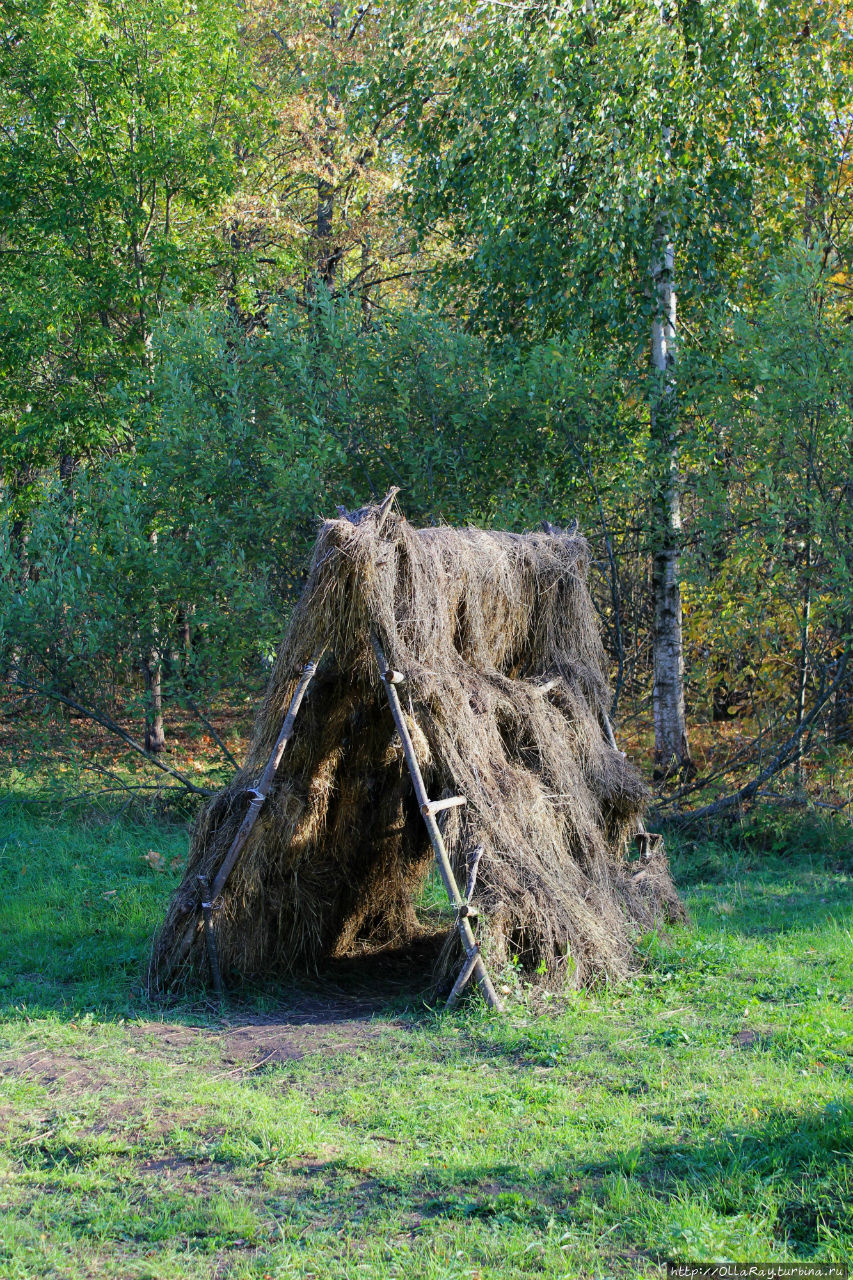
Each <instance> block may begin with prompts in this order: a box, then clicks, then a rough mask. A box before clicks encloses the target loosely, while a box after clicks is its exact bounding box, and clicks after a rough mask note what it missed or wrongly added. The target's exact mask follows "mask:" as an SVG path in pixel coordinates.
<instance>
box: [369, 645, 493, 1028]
mask: <svg viewBox="0 0 853 1280" xmlns="http://www.w3.org/2000/svg"><path fill="white" fill-rule="evenodd" d="M370 642H371V644H372V645H373V652H374V653H375V654H376V661H377V662H378V664H379V674H380V675H381V676H382V682H383V684H384V685H385V692H386V694H387V695H388V703H389V705H390V707H391V715H392V716H393V717H394V724H395V725H396V726H397V732H398V733H399V735H400V741H401V742H402V744H403V754H404V755H405V757H406V764H407V765H408V767H409V773H410V774H411V777H412V783H413V785H414V788H415V798H416V800H417V802H418V808H419V809H420V811H421V816H422V817H423V820H424V824H425V826H426V829H427V833H428V835H429V838H430V844H431V845H432V849H433V853H434V854H435V861H436V863H437V865H438V870H439V873H440V875H441V878H442V881H443V882H444V887H445V889H446V890H447V896H448V898H449V899H450V902H451V905H452V906H453V909H454V910H455V911H456V924H457V928H458V929H459V937H460V938H461V939H462V946H463V947H464V949H465V955H466V956H467V958H468V961H469V962H470V963H471V972H473V973H474V974H475V976H476V978H477V981H478V983H479V984H480V990H481V991H482V993H483V996H484V997H485V999H486V1002H487V1003H488V1004H489V1005H491V1007H492V1008H493V1009H503V1005H502V1004H501V1000H500V997H499V996H498V993H497V992H496V991H495V988H494V986H493V985H492V980H491V978H490V977H489V975H488V973H487V972H486V966H485V965H484V964H483V960H482V957H481V956H480V950H479V948H478V946H477V942H476V939H475V937H474V931H473V929H472V928H471V925H470V923H469V922H468V919H467V918H466V917H465V916H463V915H462V914H461V908H462V907H464V906H465V905H466V904H465V901H464V899H463V897H462V895H461V894H460V892H459V886H458V885H457V883H456V877H455V876H454V874H453V868H452V866H451V865H450V858H449V857H448V854H447V849H446V847H445V844H444V838H443V836H442V834H441V831H440V829H439V826H438V823H437V822H436V820H435V816H434V812H433V809H432V805H431V803H430V798H429V796H428V795H427V791H426V787H425V786H424V780H423V776H422V775H421V770H420V765H419V764H418V761H417V756H416V755H415V748H414V745H413V744H412V738H411V734H410V733H409V727H408V725H407V724H406V719H405V716H404V715H403V708H402V707H401V705H400V698H399V695H398V693H397V689H396V687H395V683H396V682H395V680H394V676H395V675H396V672H394V671H392V670H391V669H390V668H389V666H388V663H387V661H386V659H385V654H384V653H383V651H382V646H381V644H380V643H379V640H378V639H377V637H376V636H375V635H371V637H370ZM466 967H467V964H466ZM460 977H461V975H460ZM463 985H464V984H463ZM460 990H461V988H460Z"/></svg>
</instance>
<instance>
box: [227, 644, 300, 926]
mask: <svg viewBox="0 0 853 1280" xmlns="http://www.w3.org/2000/svg"><path fill="white" fill-rule="evenodd" d="M321 657H322V650H320V652H319V653H317V654H315V656H314V657H313V658H312V659H311V661H310V662H306V663H305V666H304V667H303V668H302V675H301V677H300V680H299V684H298V685H297V686H296V690H295V692H294V694H293V697H292V698H291V699H290V706H289V707H288V708H287V715H286V716H285V717H284V724H283V725H282V726H281V733H280V734H279V735H278V738H277V739H276V744H275V746H274V747H273V749H272V754H271V756H270V758H269V760H268V761H267V767H266V768H265V769H264V771H263V773H262V774H261V778H260V781H259V783H258V785H257V786H256V787H254V788H253V789H252V791H251V792H250V794H251V796H252V799H251V802H250V804H249V808H248V809H247V811H246V816H245V817H244V818H243V821H242V822H241V823H240V826H239V828H238V831H237V834H236V836H235V837H234V839H233V841H232V842H231V848H230V849H229V850H228V852H227V853H226V855H225V857H224V859H223V861H222V865H221V866H220V868H219V870H218V871H217V873H216V878H215V879H214V881H213V888H212V890H211V895H210V901H211V902H215V901H216V899H217V898H218V897H219V895H220V893H221V892H222V890H223V889H224V888H225V883H226V881H227V879H228V877H229V876H230V874H231V872H232V871H233V869H234V864H235V863H236V861H237V859H238V858H239V856H240V854H241V853H242V852H243V849H244V848H245V845H246V841H247V840H248V839H249V836H250V835H251V834H252V828H253V827H254V825H255V823H256V821H257V819H258V814H259V813H260V811H261V809H263V807H264V802H265V800H266V798H267V796H268V795H269V790H270V787H271V786H272V783H273V778H274V777H275V774H276V770H277V769H278V766H279V763H280V761H281V757H282V756H283V754H284V749H285V747H286V746H287V744H288V742H289V741H290V739H291V738H292V737H293V725H294V723H295V721H296V716H297V714H298V712H299V708H300V707H301V706H302V699H303V698H304V697H305V693H306V690H307V689H308V686H309V684H310V683H311V680H312V679H313V676H314V672H315V671H316V670H317V663H318V662H319V661H320V658H321Z"/></svg>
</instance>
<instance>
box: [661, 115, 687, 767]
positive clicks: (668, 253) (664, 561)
mask: <svg viewBox="0 0 853 1280" xmlns="http://www.w3.org/2000/svg"><path fill="white" fill-rule="evenodd" d="M663 146H664V155H665V157H666V159H668V158H669V146H670V130H669V127H668V126H664V128H663ZM674 270H675V245H674V244H673V241H672V237H671V235H670V233H669V228H668V226H667V220H666V214H665V211H664V212H663V213H662V214H661V216H660V218H659V220H658V225H657V228H656V234H655V251H654V257H653V261H652V284H653V290H654V295H653V296H654V299H655V304H656V306H655V316H654V319H653V321H652V364H653V365H654V368H655V370H656V372H657V375H658V376H657V380H656V382H657V385H656V387H655V391H654V394H653V398H652V404H651V431H652V446H653V450H654V453H655V461H656V464H657V465H656V471H657V475H658V485H659V489H658V493H657V495H656V504H655V505H656V507H657V510H656V512H655V524H656V544H657V545H656V547H655V551H654V558H653V561H654V574H653V583H654V585H653V589H654V633H653V653H654V686H653V699H652V700H653V704H654V721H655V765H656V768H657V772H658V773H659V774H663V775H664V776H666V775H668V774H671V773H673V772H676V771H678V770H680V769H685V768H689V767H690V765H691V760H690V748H689V745H688V741H687V720H686V717H685V712H684V645H683V638H682V618H681V577H680V550H681V481H680V477H679V472H678V442H677V434H676V396H675V344H676V338H677V318H678V311H677V298H676V292H675V287H674Z"/></svg>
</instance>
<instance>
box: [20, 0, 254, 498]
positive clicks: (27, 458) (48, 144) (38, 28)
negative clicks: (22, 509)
mask: <svg viewBox="0 0 853 1280" xmlns="http://www.w3.org/2000/svg"><path fill="white" fill-rule="evenodd" d="M237 13H238V8H237V7H236V6H235V5H233V4H232V3H231V0H221V2H220V0H204V3H203V4H200V5H198V6H191V7H188V6H186V5H183V4H179V3H174V2H173V0H152V3H150V4H146V5H145V6H139V5H133V4H130V3H126V2H125V0H108V3H105V4H96V3H86V4H83V5H80V4H77V3H66V2H65V0H61V2H59V3H55V2H53V0H51V2H50V3H48V2H47V0H35V2H34V3H30V2H29V0H27V2H26V3H12V4H10V5H6V6H5V8H4V19H3V22H4V29H3V34H2V40H0V83H2V90H0V169H2V172H3V184H2V191H3V195H2V197H0V200H2V203H0V210H2V214H3V234H4V245H3V262H4V268H3V273H2V284H0V300H1V301H0V350H2V362H3V363H2V368H3V377H4V391H3V403H2V406H0V413H2V419H0V421H1V422H2V427H3V431H4V435H5V436H6V440H5V446H6V447H5V448H4V455H5V461H6V467H7V478H8V479H10V480H11V481H12V482H13V484H14V483H16V484H17V485H18V487H19V488H21V487H22V486H23V485H24V483H25V481H24V480H23V479H22V478H21V476H20V474H19V473H20V472H21V471H22V470H24V471H26V469H27V468H32V466H33V465H34V464H35V463H44V462H45V461H50V460H53V459H55V458H57V457H59V456H63V455H68V456H70V457H72V458H73V459H75V460H76V459H78V458H79V457H80V456H81V455H83V456H86V455H90V454H92V453H93V452H94V453H97V452H99V451H100V450H101V449H103V448H105V447H106V448H114V447H115V445H116V443H117V442H118V441H120V440H122V439H124V438H125V437H126V433H127V432H128V430H130V429H131V420H132V417H133V408H134V402H135V400H136V398H137V397H138V395H139V390H138V389H135V378H134V375H135V374H136V373H138V372H139V371H141V370H145V369H146V368H147V366H148V364H149V351H148V345H149V343H150V339H151V331H152V329H153V327H154V325H155V324H156V322H157V320H158V318H159V317H160V316H161V314H162V313H163V311H164V309H165V308H166V306H167V305H168V303H169V302H170V300H174V299H175V298H176V297H178V296H183V298H184V299H185V300H189V299H191V298H193V297H195V296H198V295H199V294H201V295H202V296H203V295H204V293H205V291H207V292H208V294H209V292H210V289H211V283H212V281H213V279H214V278H215V275H214V273H215V266H216V259H217V257H218V256H219V255H218V254H217V249H216V239H215V224H214V222H213V221H212V219H211V214H212V213H214V214H215V211H216V208H217V204H218V202H219V200H220V199H221V197H222V196H223V195H224V193H225V192H226V191H228V190H229V188H230V186H231V185H232V183H233V178H234V141H235V133H236V134H237V135H239V130H240V123H239V108H240V102H241V71H240V58H239V54H238V50H237V46H236V36H237V28H236V21H237ZM121 383H126V384H127V391H128V394H129V396H130V399H129V400H128V399H127V398H122V397H121V396H120V395H117V394H116V391H117V388H118V387H119V384H121Z"/></svg>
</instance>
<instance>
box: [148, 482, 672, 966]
mask: <svg viewBox="0 0 853 1280" xmlns="http://www.w3.org/2000/svg"><path fill="white" fill-rule="evenodd" d="M587 564H588V548H587V544H586V542H585V541H584V540H583V538H581V537H578V536H573V535H568V534H562V533H560V532H558V531H553V530H552V531H549V532H548V533H544V532H543V533H528V534H512V533H499V532H487V531H484V530H480V529H473V528H468V529H451V528H444V527H439V528H426V529H415V528H413V527H412V526H411V525H410V524H408V523H407V521H406V520H405V519H404V518H403V517H402V516H401V515H399V514H398V513H397V512H396V511H393V510H387V509H386V508H385V507H384V506H383V507H382V508H378V507H377V508H368V509H366V510H365V511H364V512H362V513H359V514H358V515H356V516H351V517H346V518H342V519H337V520H327V521H326V522H325V523H324V524H323V525H322V526H321V529H320V533H319V537H318V539H317V543H316V547H315V550H314V556H313V560H312V564H311V568H310V572H309V575H308V580H307V583H306V586H305V589H304V592H303V595H302V597H301V600H300V602H299V604H298V606H297V608H296V610H295V613H294V616H293V619H292V621H291V624H290V627H289V629H288V631H287V634H286V635H285V637H284V640H283V642H282V645H281V648H280V650H279V653H278V657H277V661H276V664H275V668H274V671H273V674H272V677H271V679H270V682H269V686H268V689H267V692H266V696H265V698H264V701H263V704H262V706H261V708H260V711H259V714H258V718H257V722H256V726H255V731H254V736H253V739H252V742H251V746H250V749H249V754H248V758H247V760H246V764H245V766H244V768H243V769H242V771H241V772H240V773H239V775H238V776H237V777H236V778H235V779H234V781H233V782H232V784H231V785H230V786H229V787H228V788H227V789H226V790H225V791H223V792H221V793H220V794H219V795H218V796H216V797H215V798H214V799H213V800H212V801H211V802H210V803H209V804H208V805H207V807H206V808H205V809H204V810H203V812H202V813H201V815H200V818H199V820H198V823H197V825H196V828H195V832H194V836H193V841H192V848H191V851H190V858H189V864H188V869H187V873H186V876H185V878H184V881H183V883H182V884H181V886H180V888H179V889H178V891H177V893H176V895H175V897H174V899H173V901H172V904H171V906H170V908H169V912H168V915H167V917H166V920H165V922H164V925H163V927H162V929H161V931H160V933H159V935H158V938H157V939H156V942H155V947H154V951H153V956H152V968H151V985H152V988H153V989H158V988H162V987H163V986H165V985H167V984H169V983H172V982H174V981H176V980H181V979H182V978H185V977H186V976H188V975H189V974H190V973H191V972H193V971H197V972H199V973H201V972H203V969H204V956H205V952H204V940H203V935H202V932H201V927H200V924H198V923H197V921H198V908H199V892H198V876H199V875H204V876H206V877H207V878H208V880H210V881H211V883H212V882H213V880H214V878H215V875H216V872H217V870H218V868H219V867H220V865H221V864H222V861H223V858H224V857H225V854H226V852H227V851H228V849H229V847H230V845H231V843H232V841H233V838H234V835H235V832H236V831H237V829H238V827H239V825H240V823H241V821H242V819H243V817H244V815H245V812H246V808H247V804H248V799H247V789H250V788H251V787H252V786H253V784H254V783H255V781H256V779H257V778H258V776H259V775H260V773H261V772H262V771H263V768H264V766H265V764H266V762H267V760H268V758H269V755H270V752H271V751H272V748H273V745H274V743H275V740H276V737H277V735H278V733H279V730H280V728H281V724H282V719H283V716H284V712H285V710H286V708H287V706H288V703H289V701H290V698H291V697H292V695H293V692H294V689H295V688H296V684H297V681H298V679H299V673H300V669H301V667H302V665H303V663H305V661H306V660H307V659H309V658H310V657H311V655H312V654H316V653H318V652H319V651H321V650H322V651H323V653H324V656H323V658H322V660H321V662H320V665H319V669H318V671H317V674H316V676H315V677H314V681H313V683H312V684H311V686H310V689H309V692H308V694H307V696H306V698H305V701H304V704H303V706H302V709H301V711H300V713H299V718H298V721H297V723H296V727H295V732H294V736H293V740H292V742H291V743H290V745H289V747H288V749H287V753H286V754H285V756H284V759H283V761H282V764H281V765H280V767H279V770H278V773H277V775H276V779H275V783H274V785H273V789H272V791H271V793H270V795H269V798H268V799H267V801H266V804H265V806H264V808H263V809H262V810H261V813H260V816H259V818H258V820H257V823H256V825H255V827H254V829H253V831H252V834H251V836H250V838H249V840H248V842H247V844H246V847H245V849H244V850H243V853H242V855H241V857H240V859H239V861H238V862H237V865H236V866H235V868H234V870H233V872H232V873H231V875H230V877H229V879H228V882H227V886H226V889H225V891H224V894H223V897H222V903H221V907H220V910H219V911H217V912H216V913H215V921H216V925H215V928H216V939H217V945H218V951H219V958H220V963H221V966H222V968H223V970H224V971H225V972H226V973H228V972H231V973H236V974H239V975H243V976H250V975H254V976H259V975H266V976H268V975H270V974H276V973H277V974H282V973H287V972H289V971H292V970H294V969H295V968H304V967H308V968H311V967H316V966H317V965H318V964H319V963H320V962H321V961H322V960H323V959H324V958H326V957H331V956H339V955H344V954H349V953H352V952H354V951H357V950H358V949H360V948H366V947H378V946H381V945H383V944H387V943H391V942H399V941H402V940H404V939H407V938H410V937H412V936H414V935H415V934H417V933H418V931H419V930H420V929H421V926H420V925H419V922H418V919H417V916H416V913H415V910H414V901H415V899H416V896H417V893H418V891H419V889H420V887H421V886H422V884H423V881H424V879H425V877H426V875H427V874H428V871H429V867H430V858H431V854H430V848H429V844H428V840H427V836H426V832H425V829H424V826H423V822H422V820H421V816H420V813H419V811H418V808H417V805H416V804H415V801H414V796H413V792H412V786H411V781H410V778H409V775H408V772H407V769H406V766H405V761H404V759H403V754H402V749H401V745H400V742H399V738H398V737H397V736H396V734H395V732H394V725H393V722H392V719H391V714H390V711H389V708H388V705H387V700H386V697H385V690H384V688H383V686H382V684H381V681H380V679H379V672H378V670H377V666H376V660H375V657H374V654H373V650H372V648H371V642H370V637H371V634H373V635H375V636H376V637H377V638H378V640H379V642H380V643H381V646H382V648H383V649H384V652H385V654H386V655H387V658H388V661H389V664H390V665H391V666H392V667H393V668H395V669H396V670H398V671H399V672H401V673H402V674H403V675H404V677H405V678H404V682H403V683H402V684H400V685H399V686H398V688H399V690H400V696H401V699H402V703H403V708H404V710H405V712H406V715H407V719H408V724H409V728H410V731H411V734H412V737H413V740H414V744H415V749H416V753H417V755H418V760H419V764H420V766H421V771H422V773H423V775H424V779H425V781H426V784H427V787H428V790H429V794H430V795H431V796H432V797H434V798H439V797H441V796H446V795H462V796H465V797H467V804H466V805H465V806H464V807H458V808H455V809H450V810H447V811H446V813H445V814H444V815H443V817H442V821H443V824H444V836H445V841H446V843H447V844H448V848H449V850H450V853H451V858H452V860H453V863H454V869H455V870H456V873H457V879H458V880H460V882H461V883H462V884H464V883H465V879H466V870H467V867H466V862H467V858H468V857H469V855H470V852H471V850H473V849H474V847H475V846H477V845H478V844H481V843H482V844H483V846H484V848H485V854H484V856H483V859H482V861H481V864H480V870H479V878H478V880H477V891H476V903H477V906H478V908H479V911H480V916H481V920H482V921H483V922H484V923H483V925H482V926H481V928H482V929H483V930H484V932H485V937H486V945H487V947H488V954H489V957H490V961H491V963H492V964H493V965H498V966H499V965H500V963H501V962H502V961H504V960H507V959H508V958H510V957H512V956H515V957H517V958H518V960H519V962H520V963H521V964H522V965H523V966H524V967H525V968H526V969H527V970H528V971H530V972H538V973H539V974H540V975H542V976H543V977H547V979H548V980H549V981H550V982H554V981H555V980H560V979H563V980H567V981H571V982H574V983H584V982H588V981H590V980H592V979H595V978H596V977H601V976H605V975H606V976H611V977H619V976H622V975H624V974H625V973H627V971H628V970H629V968H630V964H631V956H632V936H633V935H634V933H635V932H636V931H637V929H648V928H650V927H652V926H653V925H654V924H655V923H657V922H658V921H661V920H665V919H672V918H676V917H679V916H680V915H681V914H682V910H681V907H680V904H679V902H678V897H677V895H676V892H675V890H674V888H673V885H672V882H671V880H670V878H669V872H668V869H667V866H666V861H665V858H664V855H663V853H662V851H661V852H658V853H656V854H655V855H654V856H653V858H652V859H651V860H650V861H648V862H645V863H644V864H643V865H642V867H640V866H638V864H629V863H628V862H627V860H626V853H627V849H628V842H629V838H630V837H631V836H632V835H633V834H634V833H635V832H636V831H637V827H638V820H639V816H640V814H641V811H642V808H643V805H644V801H645V798H646V793H645V788H644V785H643V783H642V781H641V779H640V776H639V774H638V772H637V770H636V769H635V768H634V767H633V766H632V765H631V764H630V763H629V762H628V761H627V760H626V759H625V758H624V756H623V755H622V754H621V753H620V752H618V751H615V750H613V749H612V748H611V747H610V746H608V744H607V742H606V741H605V739H604V736H603V734H602V730H601V719H600V717H601V713H602V712H603V711H604V710H605V709H606V707H607V706H608V705H609V695H608V688H607V680H606V677H605V672H604V666H605V662H604V652H603V649H602V645H601V640H600V636H599V631H598V626H597V620H596V617H595V612H594V608H593V605H592V602H591V599H590V596H589V593H588V590H587V587H586V573H587ZM543 687H545V688H544V691H543Z"/></svg>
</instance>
